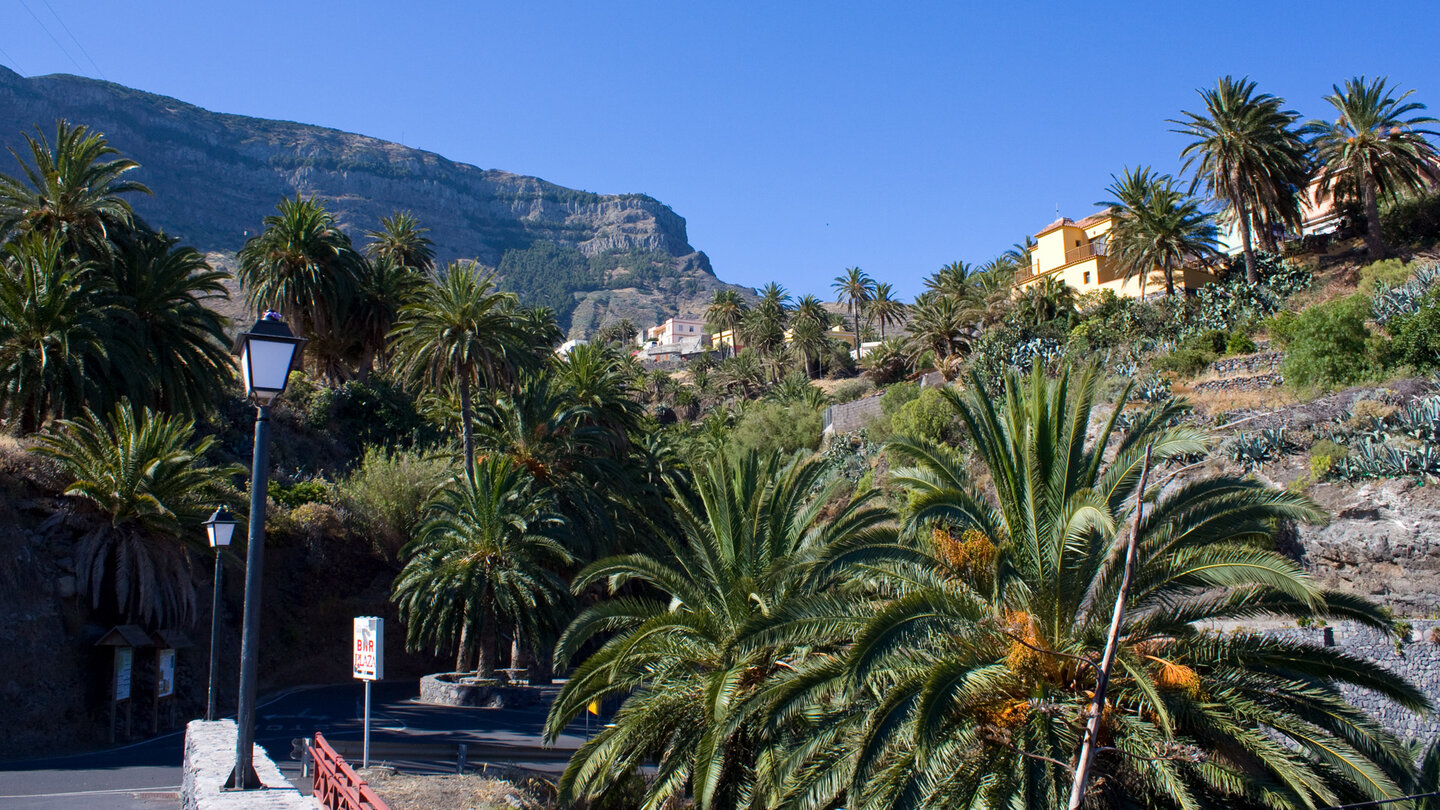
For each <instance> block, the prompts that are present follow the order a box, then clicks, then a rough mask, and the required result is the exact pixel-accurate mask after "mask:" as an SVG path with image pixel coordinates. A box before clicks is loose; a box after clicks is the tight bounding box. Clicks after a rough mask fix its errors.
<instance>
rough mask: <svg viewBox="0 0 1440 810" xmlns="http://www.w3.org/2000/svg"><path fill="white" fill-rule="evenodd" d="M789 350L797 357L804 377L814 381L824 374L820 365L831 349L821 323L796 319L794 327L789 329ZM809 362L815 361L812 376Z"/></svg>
mask: <svg viewBox="0 0 1440 810" xmlns="http://www.w3.org/2000/svg"><path fill="white" fill-rule="evenodd" d="M790 349H791V351H793V352H795V354H796V355H798V356H799V358H800V362H801V364H802V365H803V366H804V367H805V376H806V377H809V378H810V379H814V378H815V377H818V376H820V374H822V373H823V372H824V369H823V368H822V363H823V362H824V359H825V356H826V355H827V354H829V353H830V349H831V343H830V335H829V334H828V330H826V329H825V327H824V325H823V322H821V321H816V320H815V319H813V318H804V319H801V318H796V319H795V325H794V326H792V327H791V328H790ZM811 360H814V361H815V374H814V375H813V376H812V375H811V373H810V361H811Z"/></svg>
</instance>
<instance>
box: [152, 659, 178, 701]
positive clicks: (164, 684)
mask: <svg viewBox="0 0 1440 810" xmlns="http://www.w3.org/2000/svg"><path fill="white" fill-rule="evenodd" d="M156 664H157V665H158V666H159V668H160V674H159V675H158V676H157V677H158V678H159V681H158V683H156V684H155V697H169V696H171V695H173V694H175V651H174V650H172V649H168V648H167V649H163V650H161V651H160V654H159V656H158V657H157V658H156Z"/></svg>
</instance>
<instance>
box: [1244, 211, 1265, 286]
mask: <svg viewBox="0 0 1440 810" xmlns="http://www.w3.org/2000/svg"><path fill="white" fill-rule="evenodd" d="M1240 246H1241V247H1242V248H1244V250H1245V280H1246V281H1248V282H1250V283H1251V284H1256V283H1259V281H1260V271H1259V270H1258V269H1256V267H1255V245H1254V244H1252V239H1251V233H1250V214H1249V212H1247V211H1245V210H1243V209H1242V210H1241V211H1240Z"/></svg>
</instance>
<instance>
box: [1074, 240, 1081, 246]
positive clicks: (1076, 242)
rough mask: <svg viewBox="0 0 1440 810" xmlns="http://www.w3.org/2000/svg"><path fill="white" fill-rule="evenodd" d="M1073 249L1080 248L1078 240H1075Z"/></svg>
mask: <svg viewBox="0 0 1440 810" xmlns="http://www.w3.org/2000/svg"><path fill="white" fill-rule="evenodd" d="M1075 247H1080V240H1079V239H1076V240H1075Z"/></svg>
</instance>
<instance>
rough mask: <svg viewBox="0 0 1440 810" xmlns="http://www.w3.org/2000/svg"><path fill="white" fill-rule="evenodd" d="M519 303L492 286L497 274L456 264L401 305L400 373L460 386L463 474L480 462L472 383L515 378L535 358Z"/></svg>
mask: <svg viewBox="0 0 1440 810" xmlns="http://www.w3.org/2000/svg"><path fill="white" fill-rule="evenodd" d="M514 304H515V296H514V295H512V294H510V293H502V292H499V291H497V290H496V289H495V275H494V273H487V274H485V275H481V271H480V268H479V267H478V266H477V265H476V264H475V263H474V262H454V263H452V264H451V265H450V266H449V267H447V268H445V271H444V272H443V273H441V275H440V278H439V279H437V280H436V282H435V283H434V284H431V285H429V286H427V287H426V288H425V289H424V291H422V292H421V293H420V295H419V296H418V298H417V299H416V301H415V303H413V304H410V305H409V306H407V307H405V308H404V309H402V310H401V311H400V315H399V321H398V322H397V323H396V325H395V328H394V330H393V331H392V332H391V333H390V340H391V341H392V342H393V345H394V348H395V353H396V355H397V361H398V362H397V366H398V368H399V369H400V371H401V373H402V374H405V375H407V376H409V377H411V378H412V379H415V380H418V381H420V382H423V383H424V384H426V385H428V386H429V387H430V388H431V389H432V390H443V389H444V387H445V385H446V384H448V383H452V382H453V383H454V384H455V385H457V386H458V388H459V393H460V434H461V437H462V439H463V443H464V447H465V469H466V472H470V471H472V470H474V468H475V435H474V424H473V421H472V420H473V417H474V407H473V404H472V402H471V391H472V388H473V386H475V385H477V384H479V385H483V386H491V387H493V386H497V385H499V384H501V383H503V382H507V381H509V380H512V379H514V377H515V374H516V373H517V369H519V368H523V367H529V366H532V365H533V364H534V363H535V360H536V355H535V353H534V352H533V351H532V349H531V347H530V345H529V343H528V341H529V339H530V338H529V335H528V333H527V330H526V329H525V327H524V324H523V322H522V321H521V319H520V318H519V317H517V315H516V314H515V313H514V311H513V307H514Z"/></svg>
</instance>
